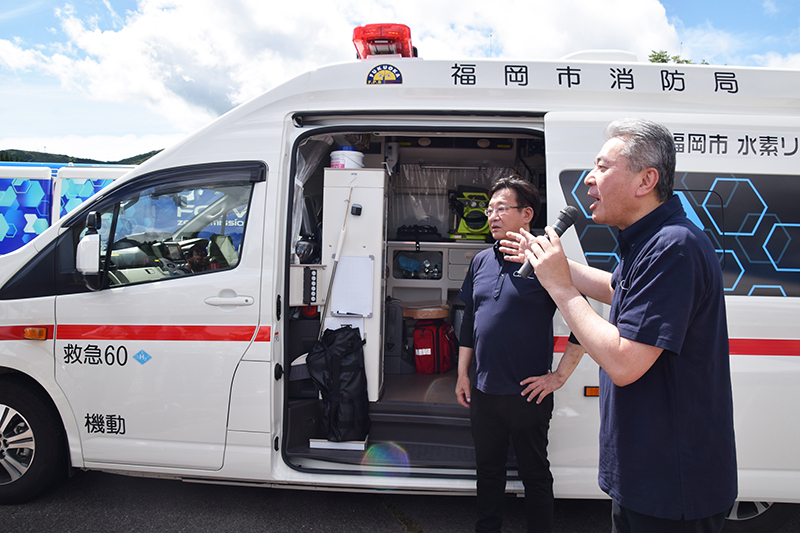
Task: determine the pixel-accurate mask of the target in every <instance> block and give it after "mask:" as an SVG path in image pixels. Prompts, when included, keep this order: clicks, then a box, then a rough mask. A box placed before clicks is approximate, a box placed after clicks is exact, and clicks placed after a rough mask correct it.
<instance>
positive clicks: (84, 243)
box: [75, 233, 100, 275]
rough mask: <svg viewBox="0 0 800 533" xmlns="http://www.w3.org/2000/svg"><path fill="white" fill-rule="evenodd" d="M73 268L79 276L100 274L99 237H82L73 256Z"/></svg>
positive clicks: (96, 235) (95, 235) (94, 235)
mask: <svg viewBox="0 0 800 533" xmlns="http://www.w3.org/2000/svg"><path fill="white" fill-rule="evenodd" d="M75 268H77V269H78V272H80V273H81V274H84V275H86V274H94V275H97V273H98V272H100V235H98V234H97V233H95V234H93V235H84V237H83V238H82V239H81V242H79V243H78V251H77V253H76V254H75Z"/></svg>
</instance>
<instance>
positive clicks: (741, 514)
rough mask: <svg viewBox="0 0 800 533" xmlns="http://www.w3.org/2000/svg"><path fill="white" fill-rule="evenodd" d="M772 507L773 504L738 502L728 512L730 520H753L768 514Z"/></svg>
mask: <svg viewBox="0 0 800 533" xmlns="http://www.w3.org/2000/svg"><path fill="white" fill-rule="evenodd" d="M770 507H772V502H740V501H737V502H735V503H734V504H733V507H731V510H730V511H728V517H727V519H728V520H736V521H743V520H752V519H753V518H756V517H757V516H761V515H762V514H764V513H766V512H767V510H768V509H769V508H770Z"/></svg>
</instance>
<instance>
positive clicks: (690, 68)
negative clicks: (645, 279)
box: [0, 26, 800, 531]
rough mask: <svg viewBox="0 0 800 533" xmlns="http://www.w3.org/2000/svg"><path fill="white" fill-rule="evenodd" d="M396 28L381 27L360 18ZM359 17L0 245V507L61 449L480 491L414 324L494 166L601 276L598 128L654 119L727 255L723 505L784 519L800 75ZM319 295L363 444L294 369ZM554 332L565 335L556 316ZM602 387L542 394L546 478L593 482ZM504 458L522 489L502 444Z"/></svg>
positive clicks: (458, 419)
mask: <svg viewBox="0 0 800 533" xmlns="http://www.w3.org/2000/svg"><path fill="white" fill-rule="evenodd" d="M390 31H399V32H401V33H402V35H401V36H400V39H399V40H398V41H396V42H394V41H392V40H391V39H384V40H383V41H380V40H379V41H375V40H374V39H372V37H371V35H372V33H371V32H375V33H377V34H380V33H381V32H383V33H388V32H390ZM356 37H357V39H356V41H357V42H356V44H357V48H359V49H360V50H361V51H362V52H361V53H362V57H365V59H360V60H358V61H353V62H349V63H345V64H339V65H333V66H329V67H325V68H320V69H318V70H315V71H312V72H309V73H306V74H304V75H302V76H300V77H298V78H295V79H293V80H291V81H289V82H287V83H285V84H284V85H281V86H280V87H277V88H275V89H273V90H270V91H268V92H267V93H265V94H263V95H261V96H259V97H257V98H255V99H253V100H251V101H249V102H247V103H245V104H242V105H241V106H239V107H237V108H236V109H234V110H232V111H230V112H229V113H227V114H225V115H224V116H222V117H220V118H219V119H218V120H216V121H214V122H212V123H211V124H209V125H208V126H206V127H205V128H203V129H202V130H200V131H198V132H197V133H195V134H193V135H191V136H189V137H188V138H187V139H185V140H184V141H183V142H181V143H179V144H178V145H176V146H173V147H171V148H170V149H167V150H165V151H164V152H162V153H160V154H159V155H157V156H155V157H153V158H152V159H150V160H148V161H147V162H145V163H144V164H141V165H139V166H138V167H136V168H135V169H133V170H132V171H131V172H129V173H128V174H127V175H126V176H124V177H122V178H120V179H119V180H117V181H116V182H115V183H113V184H111V185H109V186H108V187H107V188H105V189H103V190H102V191H100V192H99V193H97V194H96V195H94V196H93V197H92V198H91V199H89V200H88V201H86V202H85V203H83V204H82V205H81V206H80V207H79V208H77V209H76V210H75V211H73V212H72V213H70V214H69V215H67V216H65V217H64V218H62V219H61V220H59V221H58V222H56V223H54V224H53V226H52V227H50V228H49V229H47V230H46V231H44V232H43V233H42V234H41V235H40V236H38V237H37V238H36V239H34V240H33V241H32V242H30V243H28V244H27V245H26V246H24V247H22V248H21V249H19V250H17V251H14V252H12V253H9V254H7V255H5V256H3V257H0V432H2V440H0V501H3V502H13V501H21V500H24V499H26V498H30V497H32V496H33V495H35V494H37V493H38V492H40V491H41V490H44V489H45V488H46V487H47V486H48V485H50V484H51V483H53V482H54V481H55V480H57V479H58V478H60V477H61V476H62V475H64V474H66V473H67V472H68V470H69V469H70V468H73V469H90V470H101V471H106V472H115V473H121V474H135V475H145V476H154V477H156V476H157V477H168V478H175V479H182V480H186V481H203V482H215V481H216V482H221V483H222V482H224V483H242V484H247V485H253V486H265V487H300V488H302V487H315V488H322V489H326V488H329V489H335V490H352V491H370V490H380V491H386V490H390V491H397V492H409V493H410V492H413V493H435V492H447V493H449V494H458V493H463V494H472V493H474V491H475V471H474V453H473V449H472V440H471V436H470V431H469V426H470V423H469V417H468V411H467V409H465V408H462V407H460V406H459V405H458V404H457V403H456V400H455V394H454V387H455V368H453V369H451V370H450V371H449V372H445V373H440V374H427V375H426V374H419V373H416V372H415V367H414V362H413V356H411V357H409V354H411V353H413V352H410V350H411V349H412V347H411V346H410V344H411V341H412V339H413V335H412V332H413V328H414V319H415V318H419V317H421V316H432V317H441V318H445V317H446V318H447V320H448V321H449V322H451V323H456V324H457V323H458V321H459V318H460V309H459V306H460V302H459V300H458V290H459V288H460V285H461V281H462V280H463V278H464V273H465V270H466V268H467V266H468V264H469V261H470V259H471V258H472V257H473V256H474V255H475V254H476V253H477V252H478V251H480V250H481V249H483V248H485V247H487V246H489V244H488V243H487V242H486V235H487V232H486V220H485V216H484V215H483V209H484V208H485V201H486V191H487V189H488V188H489V185H490V183H491V181H492V179H493V178H495V177H497V176H499V175H503V174H505V173H509V172H515V173H517V174H519V175H521V176H523V177H524V178H526V179H528V180H530V181H531V182H532V183H534V184H535V185H536V186H537V187H538V188H539V191H540V194H541V196H542V198H543V201H544V203H545V206H546V209H543V212H542V213H539V216H538V217H537V219H536V223H535V226H536V228H538V229H540V230H541V228H543V227H544V225H545V224H546V223H547V222H548V221H551V220H553V219H554V218H555V215H556V214H557V213H558V212H559V210H561V209H562V208H564V207H565V206H567V205H572V206H575V207H576V208H577V209H578V210H579V212H580V213H581V216H580V217H579V220H578V221H577V223H576V224H575V228H574V229H571V230H568V231H567V233H565V235H564V237H563V243H564V246H565V248H566V251H567V254H568V255H569V256H570V257H572V258H574V259H576V260H582V261H584V262H586V263H588V264H591V265H594V266H598V267H601V268H606V269H609V270H610V269H613V268H614V267H615V265H616V264H617V262H618V260H619V256H618V253H619V251H618V248H617V244H616V240H615V234H614V231H613V230H612V229H611V228H608V227H605V226H598V225H595V224H593V223H592V221H591V217H590V214H589V210H588V203H589V198H588V197H587V195H586V187H585V186H584V184H583V176H584V174H585V173H586V172H587V170H588V169H590V168H591V167H592V162H593V159H594V157H595V155H596V153H597V151H598V150H599V148H600V146H601V145H602V142H603V139H602V132H603V129H604V127H605V125H606V124H607V123H608V122H609V121H610V120H612V119H615V118H621V117H626V116H637V117H642V118H647V119H651V120H655V121H657V122H660V123H663V124H665V125H666V126H667V127H669V128H670V130H671V131H672V132H673V135H674V138H675V141H676V148H677V152H678V154H677V169H678V172H677V175H676V184H675V189H676V194H678V195H679V196H680V198H681V200H682V202H683V204H684V207H685V208H686V211H687V213H688V215H689V216H690V218H691V219H692V220H694V221H695V222H696V223H697V224H698V225H699V226H700V227H702V228H704V230H705V232H706V234H707V235H708V237H709V239H711V240H712V242H713V243H714V245H715V247H716V249H717V251H718V254H719V259H720V262H721V264H722V265H723V271H724V279H725V291H726V294H727V295H728V296H727V304H728V320H729V332H730V338H731V366H732V374H733V385H734V402H735V423H736V436H737V450H738V464H739V497H740V500H741V502H740V503H737V505H736V506H735V507H734V508H733V509H732V510H731V516H730V522H729V524H730V525H731V527H733V528H735V529H737V530H742V531H769V530H771V528H772V527H774V525H775V524H776V523H778V522H780V520H781V519H782V518H784V517H785V516H786V514H787V513H788V512H790V511H793V510H794V506H792V505H787V504H791V503H800V453H798V452H797V443H798V442H800V413H798V407H797V406H798V405H800V387H798V382H800V334H799V333H798V326H797V319H798V317H800V210H798V209H797V203H798V184H797V183H796V182H795V180H800V171H798V169H800V92H798V89H799V88H800V72H798V71H790V70H765V69H760V68H740V67H729V66H708V65H667V64H649V63H637V62H635V61H634V59H633V58H632V57H631V56H630V55H627V54H623V53H616V52H613V53H612V52H608V53H601V54H594V55H589V56H588V59H587V56H585V55H584V56H581V55H576V56H572V57H567V58H564V59H561V60H558V61H537V62H530V61H506V60H469V61H461V60H458V61H426V60H423V59H419V58H416V57H413V56H414V55H415V54H414V53H413V52H412V47H411V42H410V36H409V35H408V33H407V28H405V27H402V26H400V27H395V26H392V27H385V26H384V27H380V26H367V27H363V28H361V29H360V30H359V31H357V35H356ZM371 39H372V40H371ZM376 43H377V44H376ZM381 51H382V52H389V53H388V54H387V55H375V54H377V52H381ZM398 51H399V52H400V53H394V52H398ZM332 163H333V166H335V167H339V168H332ZM387 299H391V301H392V302H393V303H392V304H391V305H390V306H389V307H387V304H386V301H387ZM394 305H398V307H399V308H400V309H401V314H402V316H403V317H405V319H401V317H399V316H397V315H398V313H397V311H396V309H397V308H396V307H391V306H394ZM390 307H391V309H392V312H391V313H390V312H389V311H387V309H390ZM597 309H598V310H601V311H602V307H601V306H600V305H599V304H597ZM323 315H324V316H325V326H326V327H330V328H333V327H336V326H338V325H341V324H352V325H355V326H357V327H359V330H360V332H361V334H362V335H363V337H364V339H365V344H364V347H363V350H364V360H365V362H364V371H365V374H366V381H367V386H366V389H367V392H366V394H367V395H368V399H369V417H370V420H371V429H370V431H369V435H368V436H367V438H366V439H364V441H357V442H345V443H331V442H330V441H328V440H327V439H326V435H325V433H324V430H323V427H324V422H325V421H324V420H323V418H324V409H323V407H322V402H321V400H320V398H319V395H318V393H317V390H316V389H315V388H314V387H313V386H312V385H311V384H310V381H309V380H308V379H304V378H305V377H306V375H307V374H306V373H304V366H303V364H302V363H303V356H304V354H306V353H307V352H308V351H309V347H310V346H312V345H313V344H314V342H315V341H316V340H317V337H318V333H319V330H320V317H321V316H323ZM403 329H405V330H406V331H405V332H404V333H403V331H402V330H403ZM555 333H556V351H557V352H559V351H561V350H563V347H564V346H565V343H566V336H567V334H568V330H567V328H566V326H565V325H564V323H563V321H561V320H560V319H558V320H557V322H556V324H555ZM556 357H558V354H557V356H556ZM597 385H598V368H597V366H596V365H595V364H594V362H593V361H592V360H591V359H590V358H589V357H584V359H583V361H582V362H581V364H580V366H579V367H578V369H577V370H576V372H575V373H574V374H573V376H572V377H571V378H570V380H569V381H568V382H567V384H566V385H565V386H564V387H563V388H562V389H561V390H559V391H557V392H556V393H555V411H554V415H553V420H552V424H551V430H550V446H549V454H550V461H551V464H552V470H553V474H554V477H555V491H556V495H557V496H558V497H562V498H603V497H605V496H604V494H603V493H602V492H601V491H600V490H599V489H598V487H597V458H598V450H597V436H598V426H599V422H598V407H597V398H596V387H597ZM509 470H510V478H509V479H510V482H509V490H510V491H512V492H516V493H519V492H521V491H522V486H521V482H520V481H519V478H518V477H517V476H516V464H515V461H514V459H513V458H512V459H511V460H510V463H509ZM657 481H658V480H654V482H657Z"/></svg>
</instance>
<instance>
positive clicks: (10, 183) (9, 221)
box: [0, 178, 53, 254]
mask: <svg viewBox="0 0 800 533" xmlns="http://www.w3.org/2000/svg"><path fill="white" fill-rule="evenodd" d="M52 196H53V195H52V191H51V181H50V180H49V179H48V180H39V179H22V178H0V254H5V253H8V252H11V251H13V250H16V249H17V248H19V247H21V246H22V245H24V244H26V243H28V242H30V241H31V240H32V239H33V238H34V237H36V236H37V235H39V234H40V233H42V232H43V231H44V230H45V229H47V227H48V226H49V225H50V205H51V204H50V202H51V201H52Z"/></svg>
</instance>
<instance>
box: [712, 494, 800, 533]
mask: <svg viewBox="0 0 800 533" xmlns="http://www.w3.org/2000/svg"><path fill="white" fill-rule="evenodd" d="M798 508H800V505H796V504H791V503H772V502H744V501H742V502H740V501H737V502H736V503H734V504H733V507H731V510H730V511H728V518H727V520H725V527H724V528H723V530H722V531H723V533H734V532H745V533H770V532H772V531H775V530H776V529H778V528H779V527H781V526H782V525H783V524H785V523H786V522H788V521H789V519H790V518H792V517H793V516H794V514H795V513H796V512H797V511H798Z"/></svg>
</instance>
